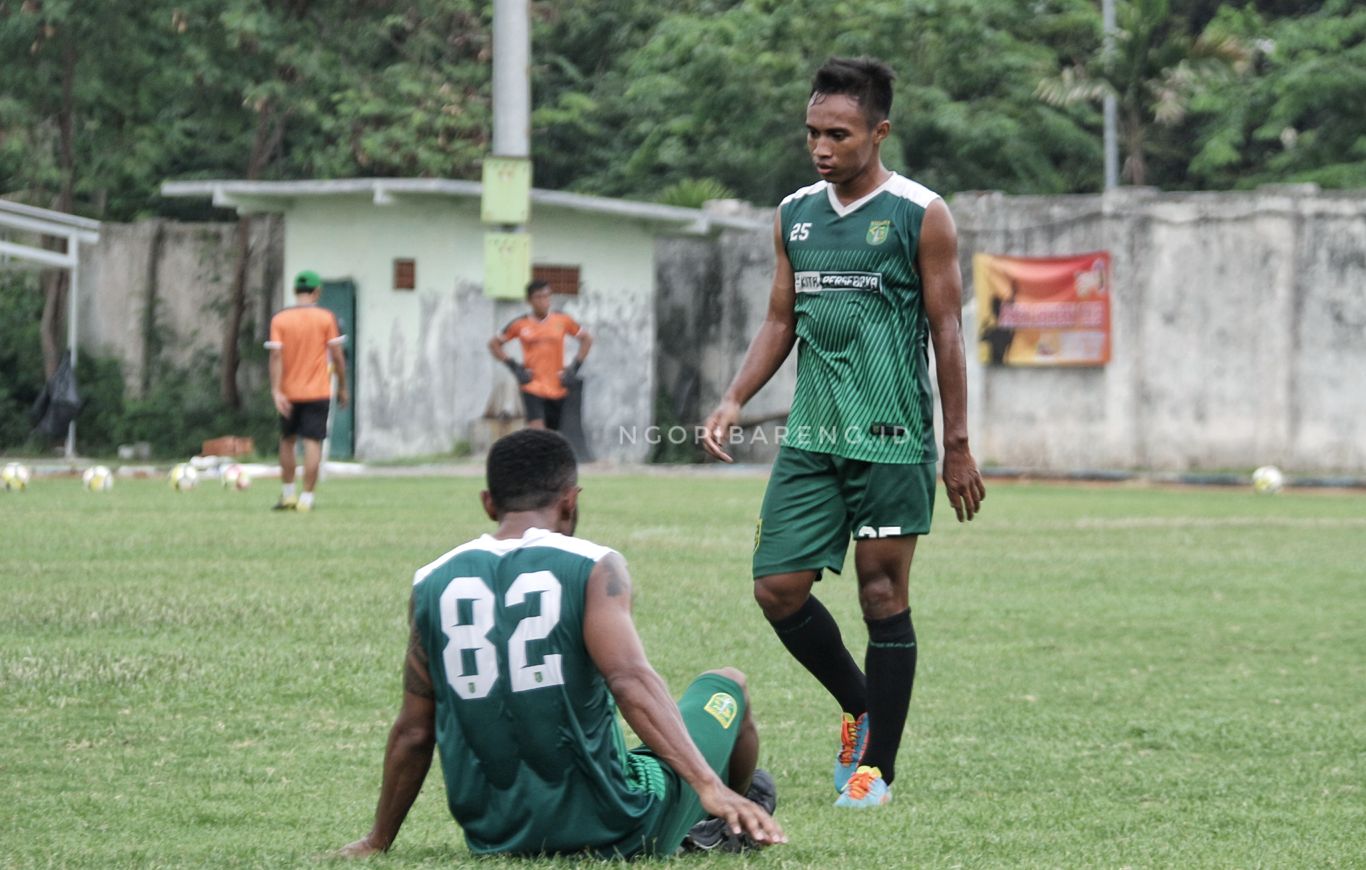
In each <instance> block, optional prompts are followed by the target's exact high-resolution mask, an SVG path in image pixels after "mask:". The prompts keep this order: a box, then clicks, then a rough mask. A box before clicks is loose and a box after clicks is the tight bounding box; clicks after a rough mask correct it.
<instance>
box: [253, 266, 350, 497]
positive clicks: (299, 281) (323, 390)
mask: <svg viewBox="0 0 1366 870" xmlns="http://www.w3.org/2000/svg"><path fill="white" fill-rule="evenodd" d="M322 283H323V282H322V279H321V278H320V277H318V273H317V272H314V271H312V270H308V269H306V270H304V271H302V272H300V273H299V274H298V275H297V276H296V277H295V278H294V299H295V304H294V305H291V306H290V307H288V308H285V309H283V310H281V311H279V312H277V313H276V315H275V316H274V317H272V318H271V319H270V341H268V342H266V347H267V348H268V349H269V350H270V394H271V397H272V398H273V399H274V400H275V409H276V410H277V411H279V412H280V481H281V490H280V500H279V502H277V503H276V504H275V507H274V508H273V510H278V511H299V512H307V511H311V510H312V509H313V490H314V488H315V487H316V486H317V484H318V467H319V466H320V465H321V464H322V455H323V449H322V443H323V439H324V438H326V437H327V413H328V410H329V406H330V404H331V396H332V375H333V374H334V373H335V374H336V376H337V403H338V404H339V405H341V407H343V408H345V407H346V406H347V404H349V403H350V400H351V399H350V394H349V393H348V392H347V389H346V355H345V354H344V353H343V348H344V347H345V345H346V336H344V335H342V332H341V328H340V326H338V324H337V316H336V315H335V314H333V313H332V312H331V311H329V310H327V309H326V308H323V307H322V306H320V305H318V297H319V295H321V293H322ZM329 363H330V365H329ZM299 438H303V442H304V480H303V492H301V493H297V494H296V491H295V483H294V474H295V470H296V467H297V466H296V459H295V449H296V446H297V444H298V439H299Z"/></svg>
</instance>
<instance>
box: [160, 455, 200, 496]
mask: <svg viewBox="0 0 1366 870" xmlns="http://www.w3.org/2000/svg"><path fill="white" fill-rule="evenodd" d="M168 480H169V482H170V484H171V489H174V490H175V491H176V492H189V491H190V490H192V489H194V488H195V486H197V485H198V484H199V472H198V471H196V470H195V467H194V466H193V465H191V464H189V463H188V462H180V463H177V464H176V465H175V466H174V467H173V468H172V469H171V473H170V474H169V475H168Z"/></svg>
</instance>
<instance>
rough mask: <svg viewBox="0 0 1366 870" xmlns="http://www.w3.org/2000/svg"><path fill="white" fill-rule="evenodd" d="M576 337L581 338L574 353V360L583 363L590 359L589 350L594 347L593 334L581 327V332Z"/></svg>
mask: <svg viewBox="0 0 1366 870" xmlns="http://www.w3.org/2000/svg"><path fill="white" fill-rule="evenodd" d="M574 337H575V338H577V339H578V340H579V349H578V350H577V351H575V353H574V362H576V363H582V362H583V361H584V360H586V359H588V351H589V350H590V349H591V348H592V347H593V334H592V333H590V332H589V331H588V330H586V329H580V330H579V334H578V335H576V336H574Z"/></svg>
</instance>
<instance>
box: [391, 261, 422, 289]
mask: <svg viewBox="0 0 1366 870" xmlns="http://www.w3.org/2000/svg"><path fill="white" fill-rule="evenodd" d="M394 289H395V290H415V289H417V260H414V259H412V258H411V257H400V258H396V259H395V260H394Z"/></svg>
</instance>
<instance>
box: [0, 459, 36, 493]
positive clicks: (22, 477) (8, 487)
mask: <svg viewBox="0 0 1366 870" xmlns="http://www.w3.org/2000/svg"><path fill="white" fill-rule="evenodd" d="M32 476H33V475H32V473H31V472H30V471H29V470H28V466H27V465H25V464H24V463H22V462H9V463H6V464H5V468H4V470H3V471H0V487H3V489H4V490H5V492H23V491H24V490H26V489H28V482H29V479H30V478H31V477H32Z"/></svg>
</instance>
